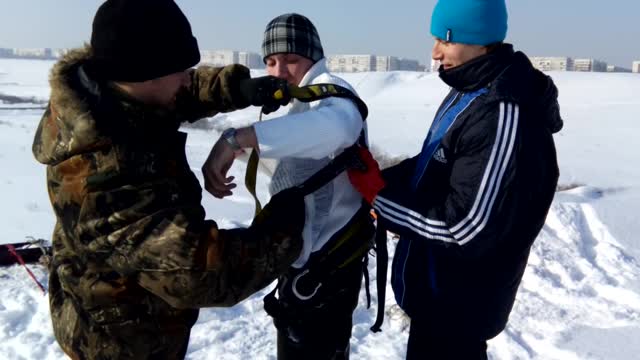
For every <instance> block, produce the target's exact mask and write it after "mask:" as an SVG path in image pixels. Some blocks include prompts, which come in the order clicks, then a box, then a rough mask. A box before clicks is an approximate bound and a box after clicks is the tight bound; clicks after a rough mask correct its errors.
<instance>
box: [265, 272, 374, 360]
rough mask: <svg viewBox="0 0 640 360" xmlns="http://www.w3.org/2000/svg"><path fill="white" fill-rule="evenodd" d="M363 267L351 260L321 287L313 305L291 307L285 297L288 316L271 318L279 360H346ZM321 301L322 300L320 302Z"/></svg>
mask: <svg viewBox="0 0 640 360" xmlns="http://www.w3.org/2000/svg"><path fill="white" fill-rule="evenodd" d="M362 270H363V264H362V263H361V262H359V261H354V262H353V263H352V264H351V265H349V266H348V267H347V268H345V269H343V270H341V271H340V272H339V273H338V274H336V276H333V277H332V278H331V280H330V281H331V283H329V284H327V283H325V284H323V287H325V291H323V292H320V291H319V293H318V296H320V300H319V301H318V302H316V303H314V304H312V305H309V306H305V305H301V304H297V305H295V304H292V303H291V302H290V301H289V300H290V299H287V298H283V297H282V295H283V294H282V293H280V300H281V301H283V302H285V303H288V306H289V309H290V312H288V316H284V317H283V318H280V319H277V318H276V319H274V322H275V324H276V327H277V328H278V360H293V359H295V360H299V359H304V360H307V359H310V360H334V359H335V360H343V359H344V360H346V359H349V340H350V338H351V328H352V326H353V322H352V315H353V311H354V309H355V308H356V306H357V305H358V295H359V293H360V287H361V285H362ZM323 299H324V300H323Z"/></svg>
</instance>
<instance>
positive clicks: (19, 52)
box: [13, 48, 53, 58]
mask: <svg viewBox="0 0 640 360" xmlns="http://www.w3.org/2000/svg"><path fill="white" fill-rule="evenodd" d="M13 55H14V56H15V57H24V58H52V57H53V56H52V54H51V49H49V48H33V49H19V48H14V49H13Z"/></svg>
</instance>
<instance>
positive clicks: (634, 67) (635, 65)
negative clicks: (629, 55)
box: [631, 60, 640, 74]
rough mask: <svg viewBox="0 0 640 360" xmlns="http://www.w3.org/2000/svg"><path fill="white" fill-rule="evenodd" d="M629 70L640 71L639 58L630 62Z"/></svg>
mask: <svg viewBox="0 0 640 360" xmlns="http://www.w3.org/2000/svg"><path fill="white" fill-rule="evenodd" d="M631 72H634V73H636V74H638V73H640V60H638V61H634V62H633V63H631Z"/></svg>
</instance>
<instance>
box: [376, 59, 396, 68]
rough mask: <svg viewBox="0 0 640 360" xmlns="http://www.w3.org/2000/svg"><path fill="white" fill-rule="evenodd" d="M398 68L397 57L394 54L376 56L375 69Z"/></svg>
mask: <svg viewBox="0 0 640 360" xmlns="http://www.w3.org/2000/svg"><path fill="white" fill-rule="evenodd" d="M397 68H398V58H397V57H395V56H376V69H375V71H393V70H396V69H397Z"/></svg>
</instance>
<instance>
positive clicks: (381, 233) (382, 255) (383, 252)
mask: <svg viewBox="0 0 640 360" xmlns="http://www.w3.org/2000/svg"><path fill="white" fill-rule="evenodd" d="M388 262H389V253H388V251H387V229H385V228H384V227H382V225H381V224H380V221H378V224H377V226H376V276H377V279H376V286H377V288H378V314H377V316H376V322H375V323H374V324H373V326H372V327H371V331H373V332H374V333H376V332H379V331H381V329H380V327H381V326H382V322H383V321H384V305H385V300H386V290H387V263H388Z"/></svg>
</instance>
